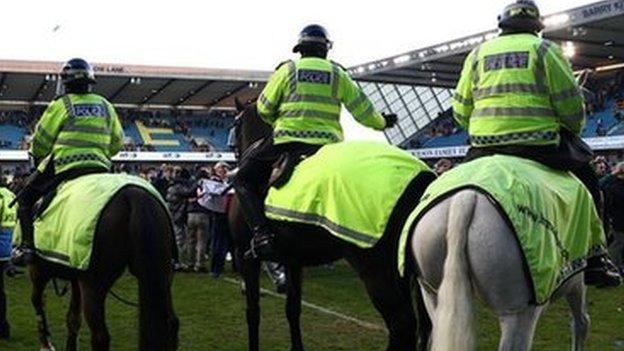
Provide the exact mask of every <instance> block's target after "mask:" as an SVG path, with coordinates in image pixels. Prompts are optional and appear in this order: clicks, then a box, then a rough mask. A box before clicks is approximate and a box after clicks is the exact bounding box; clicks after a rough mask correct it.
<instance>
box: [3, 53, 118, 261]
mask: <svg viewBox="0 0 624 351" xmlns="http://www.w3.org/2000/svg"><path fill="white" fill-rule="evenodd" d="M60 79H61V82H62V88H63V90H64V91H63V92H62V95H60V96H59V97H57V98H56V99H55V100H54V101H52V103H50V105H49V106H48V108H47V109H46V110H45V112H44V113H43V115H42V116H41V119H40V120H39V123H38V124H37V127H36V129H35V133H34V136H33V138H32V143H31V147H30V154H31V156H32V157H33V159H34V161H35V163H36V164H37V165H38V166H37V170H36V172H35V173H33V175H31V177H30V179H29V182H28V184H27V185H26V187H25V188H24V189H23V190H22V192H21V193H20V194H19V195H18V203H19V208H18V212H17V217H18V219H19V223H20V228H21V232H22V243H21V244H20V246H19V247H17V248H16V249H15V250H14V252H13V262H14V263H15V264H16V265H25V264H28V263H30V262H32V260H33V258H34V253H35V247H34V238H33V236H34V233H33V232H34V229H33V216H34V213H33V206H34V204H35V203H36V202H37V201H38V200H39V199H40V198H41V197H43V196H45V195H48V194H51V193H52V192H53V191H54V190H55V189H56V187H57V186H59V185H60V184H61V183H62V182H64V181H66V180H70V179H74V178H77V177H80V176H82V175H86V174H92V173H105V172H109V171H110V168H111V165H112V163H111V158H112V157H113V156H114V155H115V154H117V152H119V150H121V148H122V146H123V138H124V136H123V130H122V127H121V123H120V122H119V118H118V117H117V113H116V112H115V109H114V108H113V106H112V105H111V103H110V102H108V101H107V100H106V99H105V98H104V97H102V96H99V95H97V94H93V93H92V92H91V89H92V86H93V84H95V75H94V73H93V68H92V67H91V65H90V64H89V63H88V62H86V61H85V60H83V59H80V58H75V59H71V60H69V61H67V63H65V64H64V65H63V68H62V70H61V73H60ZM72 210H73V209H72ZM75 210H79V209H75Z"/></svg>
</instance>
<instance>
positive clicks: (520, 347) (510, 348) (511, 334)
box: [498, 306, 543, 351]
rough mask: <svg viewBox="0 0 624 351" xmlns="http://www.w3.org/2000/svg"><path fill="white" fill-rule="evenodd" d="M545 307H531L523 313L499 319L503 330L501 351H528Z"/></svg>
mask: <svg viewBox="0 0 624 351" xmlns="http://www.w3.org/2000/svg"><path fill="white" fill-rule="evenodd" d="M542 310H543V306H529V307H527V308H525V309H524V310H522V311H519V312H516V313H510V314H503V315H500V316H499V317H498V320H499V324H500V328H501V339H500V343H499V344H498V350H499V351H528V350H530V349H531V344H532V343H533V334H534V333H535V326H536V325H537V320H538V319H539V316H540V314H541V313H542Z"/></svg>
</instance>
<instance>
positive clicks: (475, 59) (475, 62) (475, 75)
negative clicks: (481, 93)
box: [472, 45, 481, 89]
mask: <svg viewBox="0 0 624 351" xmlns="http://www.w3.org/2000/svg"><path fill="white" fill-rule="evenodd" d="M480 51H481V45H479V46H477V47H476V48H475V49H474V51H473V53H474V54H473V56H472V88H473V89H477V86H478V85H479V79H480V76H481V73H480V72H479V52H480Z"/></svg>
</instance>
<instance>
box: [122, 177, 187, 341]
mask: <svg viewBox="0 0 624 351" xmlns="http://www.w3.org/2000/svg"><path fill="white" fill-rule="evenodd" d="M124 191H126V194H127V199H128V202H129V207H130V208H129V213H130V220H129V229H130V236H129V237H131V238H132V239H131V240H132V244H133V245H132V246H133V254H132V258H131V261H130V271H131V272H132V274H134V275H135V276H136V277H137V280H138V284H139V301H140V302H139V328H140V332H139V349H140V350H141V351H143V350H150V351H151V350H157V351H172V350H176V349H177V347H178V326H179V322H178V318H177V316H176V315H175V312H174V310H173V302H172V294H171V283H172V280H173V267H172V252H173V249H172V247H173V245H175V243H174V242H173V235H172V225H171V219H170V216H169V213H168V212H167V211H166V210H165V208H164V206H163V205H162V204H161V203H160V202H159V201H158V200H157V199H156V198H155V197H154V196H152V195H151V194H150V193H149V192H147V191H146V190H144V189H142V188H138V187H128V188H126V189H124Z"/></svg>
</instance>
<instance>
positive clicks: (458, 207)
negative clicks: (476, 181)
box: [432, 191, 477, 351]
mask: <svg viewBox="0 0 624 351" xmlns="http://www.w3.org/2000/svg"><path fill="white" fill-rule="evenodd" d="M476 203H477V194H476V193H475V192H474V191H461V192H459V193H457V194H456V195H454V196H453V198H452V201H451V205H450V209H449V216H448V224H447V230H446V243H447V253H446V260H445V262H444V273H443V274H444V275H443V276H442V282H441V284H440V289H439V291H438V303H437V307H436V309H435V316H434V322H433V331H432V351H468V350H473V349H474V330H473V305H472V286H471V283H470V273H469V267H468V258H467V253H466V247H467V245H466V243H467V241H468V230H469V228H470V224H471V222H472V217H473V214H474V209H475V206H476Z"/></svg>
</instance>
